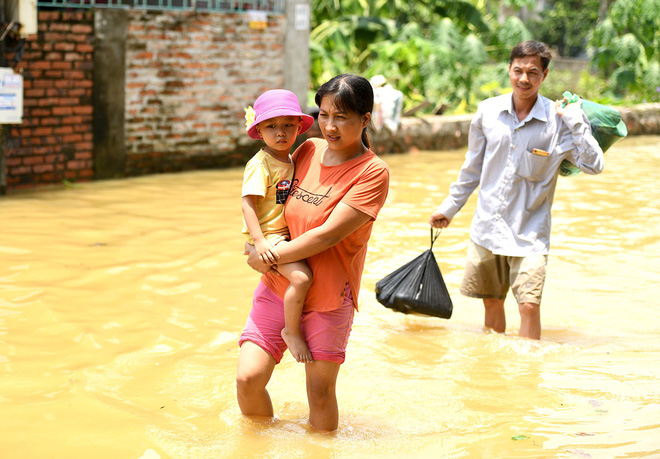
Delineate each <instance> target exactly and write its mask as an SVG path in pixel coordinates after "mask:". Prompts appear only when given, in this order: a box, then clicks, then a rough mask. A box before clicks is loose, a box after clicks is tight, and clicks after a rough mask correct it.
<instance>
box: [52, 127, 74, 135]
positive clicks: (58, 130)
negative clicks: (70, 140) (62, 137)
mask: <svg viewBox="0 0 660 459" xmlns="http://www.w3.org/2000/svg"><path fill="white" fill-rule="evenodd" d="M53 133H54V134H73V126H71V125H65V126H60V127H56V128H55V129H53Z"/></svg>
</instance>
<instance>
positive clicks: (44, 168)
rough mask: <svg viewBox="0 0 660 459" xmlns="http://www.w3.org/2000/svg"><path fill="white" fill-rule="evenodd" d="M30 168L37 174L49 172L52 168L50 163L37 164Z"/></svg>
mask: <svg viewBox="0 0 660 459" xmlns="http://www.w3.org/2000/svg"><path fill="white" fill-rule="evenodd" d="M32 170H33V171H34V172H35V173H37V174H43V173H44V172H51V171H52V170H53V165H52V164H39V165H36V166H33V167H32Z"/></svg>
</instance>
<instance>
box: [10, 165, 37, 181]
mask: <svg viewBox="0 0 660 459" xmlns="http://www.w3.org/2000/svg"><path fill="white" fill-rule="evenodd" d="M30 172H32V169H31V168H30V167H29V166H21V167H15V168H13V169H10V170H9V174H10V175H23V174H29V173H30ZM7 179H9V177H7Z"/></svg>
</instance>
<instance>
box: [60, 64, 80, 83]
mask: <svg viewBox="0 0 660 459" xmlns="http://www.w3.org/2000/svg"><path fill="white" fill-rule="evenodd" d="M67 64H70V62H67ZM64 78H68V79H70V80H83V79H85V72H83V71H82V70H71V71H69V72H64Z"/></svg>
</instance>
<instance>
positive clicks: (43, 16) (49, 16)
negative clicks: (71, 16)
mask: <svg viewBox="0 0 660 459" xmlns="http://www.w3.org/2000/svg"><path fill="white" fill-rule="evenodd" d="M59 18H60V12H59V11H39V22H48V21H51V20H57V19H59Z"/></svg>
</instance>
